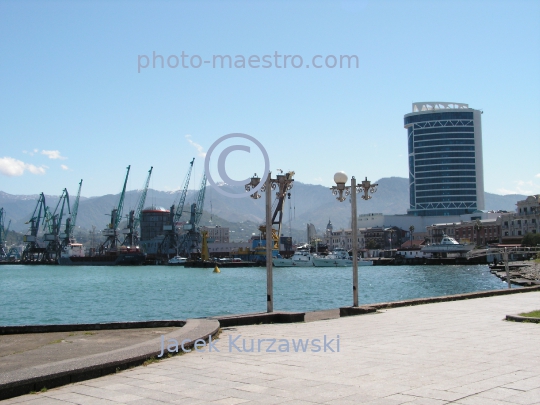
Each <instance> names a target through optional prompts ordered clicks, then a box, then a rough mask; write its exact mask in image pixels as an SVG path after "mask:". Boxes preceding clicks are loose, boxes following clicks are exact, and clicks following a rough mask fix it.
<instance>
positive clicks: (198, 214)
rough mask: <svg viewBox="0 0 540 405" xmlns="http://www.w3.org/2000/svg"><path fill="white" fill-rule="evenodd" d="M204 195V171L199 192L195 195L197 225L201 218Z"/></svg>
mask: <svg viewBox="0 0 540 405" xmlns="http://www.w3.org/2000/svg"><path fill="white" fill-rule="evenodd" d="M205 195H206V173H203V178H202V181H201V188H200V189H199V194H198V196H197V208H196V210H195V225H199V222H200V220H201V217H202V213H203V207H204V196H205Z"/></svg>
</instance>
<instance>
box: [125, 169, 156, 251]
mask: <svg viewBox="0 0 540 405" xmlns="http://www.w3.org/2000/svg"><path fill="white" fill-rule="evenodd" d="M153 169H154V168H153V167H150V170H148V177H147V178H146V182H145V183H144V186H143V189H142V194H141V197H140V198H139V202H138V204H137V209H136V210H130V211H129V215H128V225H127V228H126V229H124V230H123V231H122V232H123V233H124V234H125V235H126V236H125V237H124V241H123V242H122V245H123V246H138V245H139V231H138V228H139V225H140V223H141V212H142V210H143V208H144V204H145V202H146V194H147V193H148V186H149V185H150V177H151V176H152V170H153Z"/></svg>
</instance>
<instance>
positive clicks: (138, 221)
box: [133, 166, 154, 229]
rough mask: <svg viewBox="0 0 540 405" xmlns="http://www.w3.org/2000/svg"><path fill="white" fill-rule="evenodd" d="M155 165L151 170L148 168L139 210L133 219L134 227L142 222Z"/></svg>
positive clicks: (138, 206)
mask: <svg viewBox="0 0 540 405" xmlns="http://www.w3.org/2000/svg"><path fill="white" fill-rule="evenodd" d="M153 169H154V167H152V166H151V167H150V170H148V177H147V178H146V183H145V185H144V188H143V192H142V194H141V198H140V199H139V204H138V205H137V211H135V218H134V221H133V229H137V227H138V226H139V224H140V223H141V212H142V210H143V209H144V204H145V202H146V194H147V193H148V186H149V184H150V177H151V176H152V170H153Z"/></svg>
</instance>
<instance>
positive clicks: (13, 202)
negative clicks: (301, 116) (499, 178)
mask: <svg viewBox="0 0 540 405" xmlns="http://www.w3.org/2000/svg"><path fill="white" fill-rule="evenodd" d="M358 180H359V181H360V180H362V179H358ZM377 183H378V184H379V186H378V189H377V192H376V193H375V194H372V196H373V198H372V199H371V200H368V201H364V200H362V199H360V198H358V213H359V214H363V213H374V212H380V213H383V214H404V213H406V212H407V208H408V207H409V191H408V179H405V178H401V177H388V178H382V179H380V180H378V181H377ZM218 187H220V188H222V189H223V190H225V191H228V192H235V193H244V190H243V189H242V188H241V187H237V188H234V187H230V186H228V185H221V186H218ZM83 191H84V190H83ZM196 194H197V193H196V192H195V191H190V192H189V193H188V198H187V200H186V204H185V208H186V209H187V207H188V204H189V203H191V202H192V201H193V200H194V199H195V197H196ZM139 195H140V191H128V192H127V193H126V197H125V203H124V214H127V212H128V211H129V209H133V208H134V207H135V206H136V204H137V201H138V199H139ZM58 197H59V196H49V195H47V196H46V201H47V205H49V206H50V207H55V206H56V204H57V202H58ZM72 198H74V197H72ZM178 198H179V193H178V192H164V191H157V190H148V194H147V198H146V206H149V205H157V206H162V207H165V208H167V209H168V208H169V207H170V206H171V205H172V204H173V203H174V202H175V201H177V200H178ZM525 198H526V196H525V195H520V194H512V195H504V196H503V195H498V194H492V193H485V199H486V209H487V210H506V211H514V210H515V207H516V202H517V201H519V200H523V199H525ZM37 199H38V195H37V194H35V195H10V194H7V193H4V192H2V191H0V207H3V208H4V209H5V212H6V216H7V219H8V220H9V219H11V220H12V224H11V229H13V230H16V231H21V232H26V230H27V228H28V225H26V224H25V223H26V222H27V221H28V220H29V219H30V216H31V215H32V212H33V211H34V208H35V206H36V202H37ZM118 199H119V194H116V195H112V194H108V195H104V196H100V197H91V198H85V197H81V201H80V206H79V214H78V218H77V226H80V227H81V228H83V229H86V230H89V229H92V226H96V229H98V230H99V229H102V228H104V227H105V225H106V224H107V223H108V221H109V216H108V215H109V214H110V212H111V210H112V209H113V208H114V207H115V206H116V204H117V203H118ZM204 210H205V214H204V215H203V218H202V220H201V223H202V224H210V223H209V222H208V221H209V219H210V216H212V217H213V218H214V221H213V222H214V223H217V224H218V225H222V226H229V227H231V229H233V228H234V229H235V233H236V232H238V236H240V235H242V236H246V237H247V236H249V235H250V234H251V233H252V232H256V228H257V224H259V223H262V222H263V221H264V199H262V198H261V199H259V200H253V199H251V198H241V199H238V198H235V199H233V198H228V197H225V196H223V195H222V194H220V193H218V192H217V191H216V190H215V189H213V187H212V186H210V185H209V186H208V187H207V191H206V199H205V206H204ZM350 212H351V211H350V202H349V201H345V202H343V203H339V202H338V201H336V198H335V196H333V195H332V193H331V192H330V190H329V189H328V188H327V187H323V186H319V185H313V184H304V183H300V182H295V183H294V186H293V189H292V190H291V198H290V199H287V200H286V201H285V210H284V219H283V227H284V229H286V230H287V232H286V234H289V232H288V229H289V228H291V229H292V233H293V236H295V235H303V234H305V229H306V224H307V223H309V222H311V223H313V224H315V226H316V228H317V229H318V230H323V229H325V227H326V224H327V223H328V220H329V219H331V220H332V223H333V225H334V227H335V228H341V227H348V226H350ZM216 221H217V222H216ZM218 222H219V223H218ZM242 223H245V225H246V226H245V227H242ZM236 225H239V227H238V228H235V226H236ZM240 229H244V231H240Z"/></svg>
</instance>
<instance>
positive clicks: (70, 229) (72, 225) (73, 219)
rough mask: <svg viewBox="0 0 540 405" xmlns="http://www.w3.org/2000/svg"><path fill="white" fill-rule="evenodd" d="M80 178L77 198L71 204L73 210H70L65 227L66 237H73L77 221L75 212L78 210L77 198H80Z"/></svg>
mask: <svg viewBox="0 0 540 405" xmlns="http://www.w3.org/2000/svg"><path fill="white" fill-rule="evenodd" d="M81 188H82V179H81V182H80V183H79V191H78V192H77V198H76V199H75V204H73V211H71V222H70V224H69V227H68V229H67V231H68V232H67V233H68V237H73V231H74V230H75V224H76V222H77V213H78V212H79V200H80V199H81Z"/></svg>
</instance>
